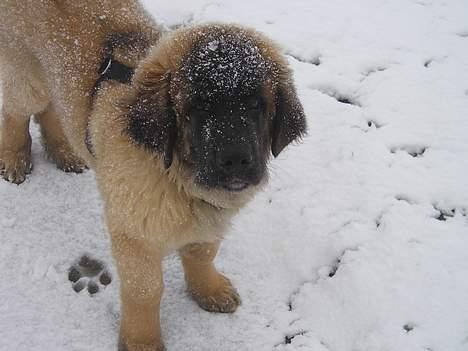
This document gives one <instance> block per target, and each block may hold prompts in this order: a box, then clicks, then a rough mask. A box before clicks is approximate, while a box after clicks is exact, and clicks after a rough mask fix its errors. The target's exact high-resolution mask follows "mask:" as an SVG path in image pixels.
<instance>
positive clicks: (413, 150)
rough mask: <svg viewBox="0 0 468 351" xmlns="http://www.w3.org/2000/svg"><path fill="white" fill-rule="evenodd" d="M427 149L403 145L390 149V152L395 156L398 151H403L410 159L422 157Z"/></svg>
mask: <svg viewBox="0 0 468 351" xmlns="http://www.w3.org/2000/svg"><path fill="white" fill-rule="evenodd" d="M427 149H428V147H427V146H422V145H403V146H395V147H392V148H391V149H390V152H391V153H392V154H395V153H397V152H398V151H405V152H406V153H408V155H411V156H412V157H422V156H423V155H424V153H425V152H426V150H427Z"/></svg>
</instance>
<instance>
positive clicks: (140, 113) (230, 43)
mask: <svg viewBox="0 0 468 351" xmlns="http://www.w3.org/2000/svg"><path fill="white" fill-rule="evenodd" d="M171 55H172V57H171ZM135 80H136V86H137V93H136V97H135V99H134V101H133V102H132V103H131V104H130V109H129V114H128V118H129V128H128V132H129V134H130V136H131V137H132V139H133V140H134V141H136V142H137V143H138V144H142V145H144V146H146V147H147V148H148V149H150V150H152V151H156V152H159V153H160V154H161V155H162V156H163V157H164V163H165V166H166V168H168V167H170V166H171V164H172V162H173V160H174V159H175V158H176V159H177V160H178V162H179V164H182V165H183V167H184V168H185V169H186V170H188V173H189V174H190V175H191V181H192V182H193V183H194V185H196V186H198V187H200V188H203V189H205V190H206V191H208V192H209V191H216V192H217V193H218V194H219V192H220V191H223V192H228V193H231V194H236V193H237V194H238V193H242V192H244V191H246V190H247V189H249V188H253V187H255V186H256V185H258V184H260V183H262V182H263V181H264V180H265V179H266V177H267V162H268V159H269V158H270V154H271V153H272V154H273V155H274V156H277V155H278V154H279V153H280V152H281V150H282V149H283V148H284V147H285V146H286V145H287V144H289V143H290V142H292V141H294V140H296V139H297V138H299V137H301V136H302V135H303V134H304V133H305V128H306V127H305V117H304V113H303V110H302V106H301V104H300V102H299V101H298V99H297V97H296V93H295V89H294V85H293V83H292V79H291V74H290V71H289V69H288V68H287V65H286V63H285V62H284V59H283V58H282V57H281V55H280V53H279V52H278V51H277V49H276V47H275V46H274V45H273V44H271V43H270V42H269V41H268V39H266V38H264V37H263V36H261V35H259V34H258V33H256V32H253V31H249V30H245V29H242V28H239V27H234V26H224V25H208V26H202V27H195V28H192V29H185V30H182V31H180V32H179V33H177V32H176V34H174V35H173V36H172V37H171V38H169V39H168V40H165V41H162V43H160V44H159V45H158V47H157V48H156V50H155V51H154V52H153V53H152V54H150V57H148V58H147V59H146V60H145V63H144V64H143V65H142V67H140V68H139V70H138V73H137V77H136V79H135Z"/></svg>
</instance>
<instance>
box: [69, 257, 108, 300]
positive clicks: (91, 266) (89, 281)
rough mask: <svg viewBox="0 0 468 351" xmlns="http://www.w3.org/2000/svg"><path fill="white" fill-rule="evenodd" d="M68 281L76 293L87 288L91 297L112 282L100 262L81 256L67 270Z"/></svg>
mask: <svg viewBox="0 0 468 351" xmlns="http://www.w3.org/2000/svg"><path fill="white" fill-rule="evenodd" d="M68 280H69V281H70V282H71V283H72V288H73V290H75V291H76V292H77V293H78V292H80V291H82V290H83V289H85V288H87V290H88V292H89V293H90V294H91V295H94V294H96V293H97V292H99V290H100V289H101V287H105V286H107V285H109V284H110V283H111V282H112V277H111V274H110V273H109V271H108V270H107V268H106V266H105V264H104V263H103V262H102V261H99V260H96V259H93V258H91V257H89V256H88V255H83V256H81V257H80V259H79V260H78V261H76V262H75V263H73V264H72V265H71V267H70V269H69V270H68Z"/></svg>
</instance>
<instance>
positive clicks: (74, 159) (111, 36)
mask: <svg viewBox="0 0 468 351" xmlns="http://www.w3.org/2000/svg"><path fill="white" fill-rule="evenodd" d="M152 45H155V46H154V47H152ZM0 60H1V63H0V65H1V67H2V69H3V72H2V73H3V74H2V84H3V99H4V102H3V109H2V129H1V144H0V170H1V172H2V175H3V177H4V178H5V179H6V180H9V181H11V182H14V183H21V182H22V181H24V179H25V174H26V173H28V172H29V171H30V170H31V156H30V148H31V138H30V136H29V130H28V125H29V118H30V116H31V115H32V114H34V115H35V116H36V117H37V120H38V122H39V123H40V125H41V132H42V136H43V141H44V144H45V146H46V148H47V152H48V155H49V156H50V158H51V159H52V160H54V161H55V162H56V164H57V166H58V167H59V168H62V169H64V170H66V171H78V172H79V171H81V170H82V169H83V167H85V165H88V166H90V167H91V168H93V169H94V170H95V172H96V177H97V180H98V184H99V189H100V191H101V194H102V196H103V198H104V200H105V210H106V221H107V225H108V229H109V232H110V234H111V238H112V250H113V254H114V257H115V260H116V263H117V268H118V272H119V276H120V281H121V302H122V303H121V305H122V313H121V329H120V342H119V350H128V351H146V350H148V351H149V350H151V351H155V350H163V349H164V346H163V342H162V340H161V332H160V325H159V303H160V299H161V294H162V291H163V283H162V272H161V260H162V258H163V257H164V255H166V254H167V253H169V252H171V251H172V250H179V253H180V255H181V258H182V263H183V266H184V270H185V277H186V281H187V285H188V290H189V291H190V293H191V295H192V296H193V298H194V299H195V301H196V302H197V303H198V304H199V305H200V306H201V307H202V308H204V309H206V310H208V311H214V312H233V311H235V309H236V308H237V306H238V305H239V303H240V298H239V296H238V294H237V292H236V291H235V289H234V288H233V286H232V285H231V283H230V281H229V280H228V279H227V278H226V277H224V276H223V275H221V274H220V273H219V272H218V271H217V270H216V268H215V267H214V265H213V260H214V258H215V256H216V253H217V250H218V247H219V242H220V240H221V239H222V236H223V232H224V228H225V227H226V224H227V223H228V222H229V220H230V218H231V217H232V216H233V215H234V214H235V213H236V212H237V211H238V209H239V208H241V207H242V206H243V205H245V204H246V203H247V202H248V201H249V200H250V199H251V198H252V196H253V195H254V194H255V193H256V192H257V191H258V190H259V189H260V188H261V187H262V185H264V184H265V182H266V181H267V176H268V175H267V173H268V172H267V162H268V160H269V158H270V154H271V153H272V154H273V155H274V156H276V155H278V154H279V153H280V152H281V151H282V150H283V148H284V147H285V146H286V145H288V144H289V143H291V142H292V141H294V140H297V139H298V138H300V137H301V136H302V135H303V134H304V133H305V118H304V113H303V110H302V106H301V104H300V102H299V101H298V99H297V97H296V93H295V89H294V86H293V83H292V79H291V73H290V71H289V69H288V67H287V64H286V62H285V60H284V59H283V58H282V56H281V54H280V52H279V50H278V49H277V48H276V46H275V45H274V44H273V43H272V42H271V41H269V40H268V39H267V38H265V37H264V36H262V35H261V34H259V33H257V32H255V31H253V30H249V29H245V28H241V27H237V26H228V25H220V24H211V25H205V26H196V27H191V28H184V29H179V30H177V31H175V32H172V33H167V34H162V32H161V30H160V29H159V28H158V27H157V26H156V25H155V24H154V23H153V22H152V21H151V19H150V17H149V16H148V15H147V14H146V13H145V12H144V11H143V10H142V8H141V7H140V5H139V4H138V3H137V2H135V1H131V0H126V1H123V0H122V1H111V0H93V1H67V0H63V1H52V0H44V1H13V0H4V1H2V2H1V3H0ZM135 68H136V70H135V73H134V69H135Z"/></svg>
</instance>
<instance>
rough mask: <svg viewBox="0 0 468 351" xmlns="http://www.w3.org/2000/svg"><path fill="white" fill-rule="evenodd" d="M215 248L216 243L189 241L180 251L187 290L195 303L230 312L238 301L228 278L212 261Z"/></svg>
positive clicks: (234, 308) (216, 250)
mask: <svg viewBox="0 0 468 351" xmlns="http://www.w3.org/2000/svg"><path fill="white" fill-rule="evenodd" d="M218 249H219V242H216V243H197V244H189V245H186V246H184V247H183V248H182V249H180V250H179V254H180V257H181V259H182V264H183V266H184V271H185V280H186V282H187V287H188V290H189V292H190V294H191V295H192V297H193V299H194V300H195V301H196V302H197V303H198V305H199V306H200V307H201V308H203V309H204V310H206V311H209V312H224V313H232V312H234V311H235V310H236V309H237V307H238V306H239V305H240V302H241V301H240V297H239V294H238V293H237V291H236V289H235V288H234V287H233V286H232V284H231V282H230V280H229V279H228V278H226V277H225V276H224V275H222V274H221V273H219V272H218V271H217V270H216V267H215V266H214V264H213V260H214V258H215V257H216V254H217V252H218Z"/></svg>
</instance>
